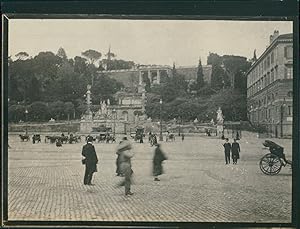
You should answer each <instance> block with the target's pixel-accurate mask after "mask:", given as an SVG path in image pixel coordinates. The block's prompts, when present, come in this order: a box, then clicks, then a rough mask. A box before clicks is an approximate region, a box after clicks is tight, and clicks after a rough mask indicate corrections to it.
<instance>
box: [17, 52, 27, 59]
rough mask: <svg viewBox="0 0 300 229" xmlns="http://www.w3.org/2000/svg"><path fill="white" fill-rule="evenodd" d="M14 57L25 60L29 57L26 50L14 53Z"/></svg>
mask: <svg viewBox="0 0 300 229" xmlns="http://www.w3.org/2000/svg"><path fill="white" fill-rule="evenodd" d="M15 57H17V58H18V60H25V59H27V58H28V57H29V55H28V53H27V52H19V53H17V54H16V55H15Z"/></svg>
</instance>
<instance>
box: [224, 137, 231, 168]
mask: <svg viewBox="0 0 300 229" xmlns="http://www.w3.org/2000/svg"><path fill="white" fill-rule="evenodd" d="M225 141H226V142H225V143H224V144H223V146H224V153H225V163H226V165H227V164H230V151H231V144H230V143H229V140H228V138H226V139H225Z"/></svg>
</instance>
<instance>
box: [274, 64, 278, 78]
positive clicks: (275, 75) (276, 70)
mask: <svg viewBox="0 0 300 229" xmlns="http://www.w3.org/2000/svg"><path fill="white" fill-rule="evenodd" d="M277 79H278V67H277V66H276V67H275V74H274V80H277Z"/></svg>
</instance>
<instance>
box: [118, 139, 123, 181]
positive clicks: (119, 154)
mask: <svg viewBox="0 0 300 229" xmlns="http://www.w3.org/2000/svg"><path fill="white" fill-rule="evenodd" d="M122 142H123V139H122V140H121V141H120V143H119V144H121V143H122ZM116 154H117V159H116V167H117V168H116V174H117V176H123V174H122V172H121V161H120V158H121V151H120V150H119V147H118V148H117V152H116Z"/></svg>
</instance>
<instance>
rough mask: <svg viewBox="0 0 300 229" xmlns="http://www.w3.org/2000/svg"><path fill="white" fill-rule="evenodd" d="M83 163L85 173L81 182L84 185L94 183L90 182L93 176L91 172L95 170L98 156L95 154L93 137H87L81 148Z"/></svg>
mask: <svg viewBox="0 0 300 229" xmlns="http://www.w3.org/2000/svg"><path fill="white" fill-rule="evenodd" d="M81 154H82V156H84V157H85V159H83V163H84V164H85V174H84V179H83V183H84V185H94V184H92V183H91V181H92V178H93V173H94V172H97V163H98V157H97V154H96V150H95V147H94V146H93V137H92V136H89V137H88V138H87V143H86V144H85V145H84V146H83V148H82V153H81Z"/></svg>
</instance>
